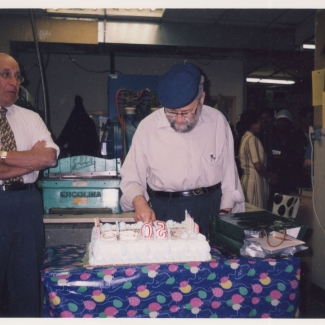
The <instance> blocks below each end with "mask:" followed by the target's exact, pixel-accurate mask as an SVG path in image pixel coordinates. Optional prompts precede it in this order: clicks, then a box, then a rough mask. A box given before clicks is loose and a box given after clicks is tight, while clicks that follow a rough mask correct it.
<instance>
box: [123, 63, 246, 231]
mask: <svg viewBox="0 0 325 325" xmlns="http://www.w3.org/2000/svg"><path fill="white" fill-rule="evenodd" d="M203 83H204V77H203V76H202V75H201V73H200V71H199V70H198V68H197V67H195V66H194V65H192V64H190V63H187V62H184V63H178V64H175V65H173V66H172V67H171V69H170V70H169V71H167V72H166V73H165V74H164V75H162V77H161V78H160V82H159V86H158V99H159V101H160V103H161V104H162V105H163V106H164V108H162V109H159V110H157V111H156V112H154V113H152V114H150V115H149V116H148V117H147V118H145V119H144V120H143V121H142V122H141V123H140V125H139V126H138V128H137V131H136V132H135V134H134V137H133V140H132V145H131V148H130V151H129V153H128V155H127V156H126V159H125V161H124V164H123V166H122V169H121V176H122V181H121V191H122V193H123V195H122V197H121V201H120V203H121V207H122V209H123V210H125V211H131V210H135V214H134V219H135V220H136V221H143V222H152V221H155V220H156V219H157V220H162V221H167V220H170V219H171V220H174V221H177V222H181V221H183V220H184V215H185V214H184V211H185V210H187V211H188V212H189V213H190V214H191V216H192V218H194V221H195V222H196V223H197V224H198V225H199V228H200V232H201V233H202V234H204V235H205V236H208V234H209V216H210V215H212V214H218V213H227V212H230V211H231V212H243V211H244V200H245V198H244V195H243V191H242V188H241V185H240V181H239V178H238V173H237V168H236V164H235V159H234V143H233V137H232V133H231V129H230V127H229V124H228V122H227V120H226V118H225V117H224V116H223V115H222V113H220V112H219V111H218V110H216V109H214V108H212V107H209V106H206V105H204V97H205V92H204V90H203ZM149 198H151V199H150V201H149ZM149 202H150V203H149Z"/></svg>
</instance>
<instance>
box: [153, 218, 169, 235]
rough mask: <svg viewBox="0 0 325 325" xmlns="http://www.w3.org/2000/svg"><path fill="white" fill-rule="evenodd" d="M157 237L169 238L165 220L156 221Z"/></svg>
mask: <svg viewBox="0 0 325 325" xmlns="http://www.w3.org/2000/svg"><path fill="white" fill-rule="evenodd" d="M155 224H156V236H157V238H167V231H166V223H165V222H164V221H156V222H155Z"/></svg>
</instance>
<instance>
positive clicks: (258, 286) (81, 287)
mask: <svg viewBox="0 0 325 325" xmlns="http://www.w3.org/2000/svg"><path fill="white" fill-rule="evenodd" d="M85 252H86V245H59V246H49V247H47V248H46V249H45V252H44V262H43V266H42V283H43V286H44V301H43V302H44V304H43V306H44V308H43V310H44V317H80V318H81V317H94V318H95V317H99V318H105V317H126V318H127V317H148V318H155V317H165V318H174V317H182V318H190V317H192V318H193V317H194V318H218V317H219V318H225V317H227V318H228V317H234V318H235V317H241V318H243V317H248V318H249V317H251V318H265V317H271V318H291V317H297V316H298V315H299V285H300V259H299V258H298V257H289V258H276V259H275V258H267V259H257V258H243V257H238V258H227V257H225V256H223V255H222V254H221V253H220V252H219V251H218V250H216V249H212V255H213V260H211V261H210V262H201V263H200V262H188V263H177V264H176V263H175V264H148V265H128V266H106V267H84V265H83V259H84V256H85Z"/></svg>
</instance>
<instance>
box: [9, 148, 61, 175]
mask: <svg viewBox="0 0 325 325" xmlns="http://www.w3.org/2000/svg"><path fill="white" fill-rule="evenodd" d="M5 165H7V166H10V167H18V168H23V169H27V170H29V172H31V171H36V170H37V171H38V170H42V169H44V168H48V167H53V166H55V165H56V150H55V149H54V148H43V147H39V148H33V149H31V150H27V151H9V152H8V154H7V158H6V160H5Z"/></svg>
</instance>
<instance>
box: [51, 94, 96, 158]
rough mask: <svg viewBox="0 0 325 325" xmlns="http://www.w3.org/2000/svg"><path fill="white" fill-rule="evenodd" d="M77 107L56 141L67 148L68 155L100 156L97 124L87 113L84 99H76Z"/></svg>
mask: <svg viewBox="0 0 325 325" xmlns="http://www.w3.org/2000/svg"><path fill="white" fill-rule="evenodd" d="M74 101H75V106H74V107H73V110H72V112H71V114H70V117H69V119H68V121H67V123H66V125H65V126H64V128H63V130H62V132H61V134H60V136H59V137H58V138H57V140H56V141H55V142H56V143H57V145H58V146H59V147H60V148H61V150H62V149H64V148H63V147H64V146H65V145H66V144H68V146H67V149H66V151H67V153H68V155H70V156H71V157H72V156H81V155H86V156H93V157H97V156H98V149H99V137H98V134H97V130H96V125H95V122H94V121H93V120H92V118H91V117H90V116H89V115H88V113H87V112H86V109H85V107H84V105H83V100H82V97H81V96H79V95H77V96H76V97H75V100H74Z"/></svg>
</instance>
